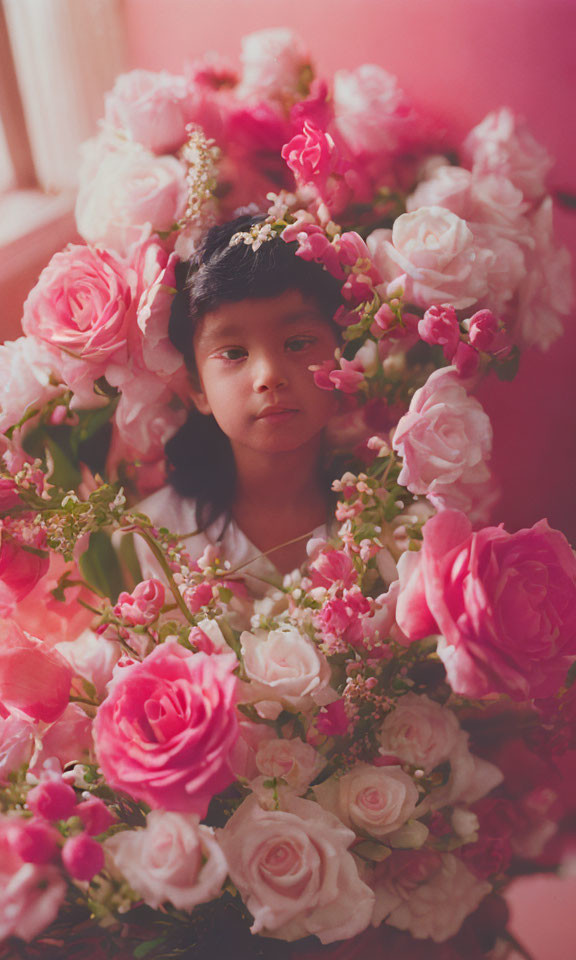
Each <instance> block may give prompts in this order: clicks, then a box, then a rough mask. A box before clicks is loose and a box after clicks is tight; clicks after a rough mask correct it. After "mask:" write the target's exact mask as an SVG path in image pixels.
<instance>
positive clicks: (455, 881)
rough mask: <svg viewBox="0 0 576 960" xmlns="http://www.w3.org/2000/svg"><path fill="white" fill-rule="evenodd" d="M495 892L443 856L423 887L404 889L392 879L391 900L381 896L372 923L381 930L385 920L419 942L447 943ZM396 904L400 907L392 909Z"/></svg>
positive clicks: (457, 862)
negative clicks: (427, 940)
mask: <svg viewBox="0 0 576 960" xmlns="http://www.w3.org/2000/svg"><path fill="white" fill-rule="evenodd" d="M491 890H492V887H491V885H490V884H489V883H487V882H486V881H483V880H478V879H477V878H476V877H475V876H474V875H473V874H472V873H471V872H470V871H469V870H468V868H467V867H465V866H464V864H463V863H462V861H461V860H459V859H458V858H457V857H455V856H453V855H452V854H449V853H448V854H443V855H442V856H441V858H440V865H439V867H438V868H437V869H435V870H433V871H432V873H431V874H430V876H429V877H428V878H427V880H426V881H425V882H424V883H421V884H420V885H419V886H416V887H411V886H410V885H408V886H404V885H402V884H397V883H394V880H393V879H392V880H390V881H389V883H388V884H386V885H385V893H386V894H387V895H388V896H387V897H385V896H382V898H381V900H380V898H379V895H378V892H377V894H376V903H377V908H376V911H375V915H374V918H373V921H372V922H373V924H374V926H377V925H378V924H379V923H381V922H382V920H384V919H385V920H386V923H388V924H390V926H392V927H396V928H397V929H398V930H407V931H408V932H409V933H411V934H412V936H413V937H416V939H417V940H424V939H426V937H429V938H430V939H431V940H434V942H435V943H443V942H444V941H445V940H448V939H449V938H450V937H453V936H454V935H455V934H456V933H458V931H459V929H460V927H461V926H462V923H463V922H464V920H465V919H466V917H468V916H469V915H470V914H471V913H473V912H474V910H475V909H476V907H477V906H478V904H479V903H480V901H481V900H483V899H484V897H485V896H487V894H489V893H490V891H491ZM394 901H396V905H395V906H393V907H392V909H390V907H391V905H392V904H393V903H394ZM382 907H383V908H384V914H385V915H384V916H383V915H382V913H383V910H382Z"/></svg>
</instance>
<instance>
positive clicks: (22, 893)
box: [0, 817, 66, 942]
mask: <svg viewBox="0 0 576 960" xmlns="http://www.w3.org/2000/svg"><path fill="white" fill-rule="evenodd" d="M13 825H14V820H13V819H12V818H8V817H3V818H2V820H1V822H0V940H6V939H7V938H8V937H20V938H21V939H22V940H25V941H26V942H29V941H30V940H33V939H34V937H36V936H38V934H39V933H41V932H42V930H44V928H45V927H47V926H49V924H51V923H52V921H53V920H55V919H56V916H57V914H58V910H59V909H60V906H61V904H62V903H63V901H64V897H65V895H66V883H65V881H64V878H63V877H62V874H61V873H60V871H59V870H58V868H57V867H53V866H49V865H41V864H35V863H25V862H24V861H23V860H22V859H21V857H19V856H18V854H17V853H16V852H15V851H14V849H13V845H12V843H11V842H10V839H9V835H10V829H11V828H12V827H13Z"/></svg>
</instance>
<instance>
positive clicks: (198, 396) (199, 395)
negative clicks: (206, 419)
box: [190, 382, 212, 416]
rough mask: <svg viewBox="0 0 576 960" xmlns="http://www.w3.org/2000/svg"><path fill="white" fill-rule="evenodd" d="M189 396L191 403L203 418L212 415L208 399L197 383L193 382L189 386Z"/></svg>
mask: <svg viewBox="0 0 576 960" xmlns="http://www.w3.org/2000/svg"><path fill="white" fill-rule="evenodd" d="M190 396H191V398H192V403H193V404H194V406H195V407H196V409H197V410H198V411H199V412H200V413H203V414H205V416H208V415H209V414H210V413H212V407H211V406H210V404H209V403H208V397H207V396H206V394H205V393H204V391H203V390H202V387H201V386H200V385H199V384H198V383H194V382H193V383H191V384H190Z"/></svg>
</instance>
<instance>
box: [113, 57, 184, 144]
mask: <svg viewBox="0 0 576 960" xmlns="http://www.w3.org/2000/svg"><path fill="white" fill-rule="evenodd" d="M193 112H194V92H193V90H192V89H191V88H190V85H189V84H188V82H187V80H186V79H185V77H179V76H175V75H173V74H170V73H167V72H166V71H164V70H163V71H161V72H160V73H155V72H153V71H151V70H132V71H131V72H130V73H123V74H121V75H120V76H119V77H117V79H116V83H115V84H114V87H113V88H112V90H111V91H110V92H109V93H108V94H107V95H106V101H105V113H104V122H105V123H106V124H107V126H109V127H111V128H112V129H114V130H118V131H121V132H122V133H123V134H124V135H125V136H127V137H128V138H129V139H130V140H134V141H136V142H137V143H141V144H142V145H143V146H144V147H146V148H147V149H148V150H151V151H152V152H153V153H173V152H174V151H175V150H177V149H178V147H181V146H182V144H183V143H184V141H185V140H186V124H187V123H188V122H189V121H190V120H191V119H192V115H193Z"/></svg>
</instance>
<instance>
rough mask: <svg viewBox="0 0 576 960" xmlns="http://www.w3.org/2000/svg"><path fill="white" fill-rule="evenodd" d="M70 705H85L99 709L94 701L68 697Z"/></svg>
mask: <svg viewBox="0 0 576 960" xmlns="http://www.w3.org/2000/svg"><path fill="white" fill-rule="evenodd" d="M69 700H70V702H71V703H85V704H87V706H89V707H99V706H100V704H99V703H95V702H94V700H88V699H87V698H86V697H69Z"/></svg>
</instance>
